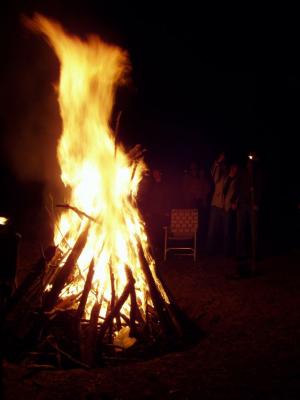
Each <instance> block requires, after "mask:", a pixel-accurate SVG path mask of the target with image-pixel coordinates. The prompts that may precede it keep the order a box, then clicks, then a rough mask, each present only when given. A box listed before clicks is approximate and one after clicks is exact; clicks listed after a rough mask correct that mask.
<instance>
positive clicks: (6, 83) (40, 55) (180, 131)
mask: <svg viewBox="0 0 300 400" xmlns="http://www.w3.org/2000/svg"><path fill="white" fill-rule="evenodd" d="M125 3H129V4H125ZM163 3H164V4H165V2H140V3H139V5H137V4H135V2H134V3H133V2H124V1H123V2H116V1H113V2H108V1H105V2H104V1H90V0H86V1H82V2H75V1H72V2H71V1H63V2H62V1H55V0H54V1H43V2H41V1H23V2H17V1H15V2H9V5H8V6H7V7H6V9H5V6H3V10H4V11H3V12H2V13H1V53H2V60H4V61H2V65H1V67H2V70H3V72H2V73H1V86H2V96H1V97H2V98H1V104H0V105H1V115H0V118H1V120H0V121H1V131H2V132H1V133H2V137H1V143H2V144H3V145H2V146H1V147H2V151H1V153H2V163H3V165H11V163H12V164H15V160H16V159H17V160H18V161H19V160H22V159H23V156H24V154H21V155H20V153H22V152H23V153H26V154H27V158H26V157H25V158H26V162H25V163H26V164H28V163H29V164H30V165H31V163H32V166H31V167H30V168H29V169H31V171H30V173H29V174H28V176H29V178H32V179H34V178H39V176H38V177H36V176H35V173H34V172H32V171H33V170H34V169H35V168H36V166H37V165H41V163H42V164H43V165H44V164H45V163H46V164H47V161H46V162H45V160H44V156H39V155H38V154H31V156H30V157H28V153H32V151H30V150H29V149H30V147H28V148H27V147H26V143H25V142H26V140H27V139H28V137H30V138H31V139H33V143H34V144H35V148H36V147H37V146H36V143H38V147H39V145H41V147H46V148H47V152H48V153H49V152H50V153H51V152H52V153H53V154H55V139H53V137H54V138H57V136H58V135H59V118H58V116H57V105H56V102H55V96H54V95H53V93H52V86H51V84H52V83H53V82H55V80H57V77H58V63H57V61H56V60H55V58H54V56H53V54H52V51H51V50H50V49H49V48H47V45H45V43H44V42H43V41H42V40H41V39H40V38H37V37H35V36H34V35H33V34H32V33H30V32H27V31H26V29H25V28H23V27H22V25H21V22H20V15H21V14H22V13H23V14H27V15H31V14H32V12H34V11H38V12H41V13H44V14H45V15H48V16H51V17H53V18H55V19H57V20H59V21H60V22H61V23H62V24H63V25H64V26H65V27H66V28H67V29H68V30H70V31H71V32H73V33H77V34H81V35H82V34H83V35H84V34H86V33H89V32H95V33H99V34H100V35H101V36H102V37H103V38H105V39H106V40H108V41H111V42H113V43H116V44H119V45H120V46H122V47H124V48H126V49H127V50H128V52H129V55H130V59H131V62H132V74H131V76H132V82H131V84H130V85H129V86H128V87H127V88H124V89H122V91H121V92H120V94H119V96H118V99H117V104H116V111H118V110H120V109H122V110H123V117H122V123H121V132H122V134H121V139H122V141H123V142H124V143H125V145H128V146H131V145H133V144H135V143H137V142H138V143H142V144H143V146H144V147H145V148H147V149H148V155H147V157H148V159H149V161H150V162H151V161H152V163H155V162H159V161H162V160H163V161H164V164H169V165H172V166H174V167H176V165H177V166H178V165H179V166H180V168H181V167H182V166H183V165H184V163H185V162H187V161H188V160H189V159H191V158H194V159H196V160H197V161H198V162H203V163H204V164H205V165H209V163H210V162H211V161H212V159H213V157H214V156H215V155H216V153H217V152H218V151H219V150H220V149H225V150H227V152H228V154H229V155H230V156H231V157H232V158H233V159H241V158H242V157H244V156H245V155H246V154H247V152H248V151H249V150H251V149H253V148H254V149H257V150H258V151H259V153H260V157H261V160H262V164H263V165H264V168H265V169H266V176H267V177H268V182H269V186H270V188H271V190H273V191H274V190H276V191H278V190H280V191H282V190H287V188H288V190H289V193H295V192H296V191H297V190H299V189H297V188H298V186H297V185H298V181H299V179H298V173H299V167H298V148H297V145H296V143H297V140H296V138H297V136H298V132H299V124H300V123H299V121H300V119H299V105H300V104H299V90H300V65H299V48H300V46H299V45H300V41H299V38H300V35H299V33H300V32H299V30H300V27H299V24H298V23H297V21H296V16H297V14H296V12H295V10H292V9H283V8H281V9H276V8H275V6H274V5H272V7H266V8H265V9H263V8H262V6H260V7H255V6H253V5H252V6H250V3H249V4H246V5H244V6H239V7H238V8H236V7H230V6H229V5H228V3H227V2H226V5H225V6H222V8H219V7H218V6H217V4H215V3H214V4H212V6H211V7H208V6H202V5H201V4H200V5H199V4H198V5H197V7H196V5H191V4H193V3H192V2H191V4H189V2H178V5H176V6H175V5H174V4H172V3H170V4H166V5H164V6H163V5H162V4H163ZM40 130H45V132H46V131H47V132H48V135H47V134H46V135H45V137H44V139H45V141H46V145H45V146H44V143H43V140H44V139H42V138H41V137H40V134H39V131H40ZM51 130H52V132H53V133H52V134H49V131H51ZM28 131H30V134H29V133H28ZM7 143H8V144H7ZM12 144H13V145H12ZM12 147H13V148H15V154H14V155H10V154H8V153H10V151H11V148H12ZM7 148H9V149H10V150H9V151H7ZM19 152H20V153H19ZM39 157H40V158H39ZM11 159H12V160H13V161H11ZM28 159H30V161H28ZM3 160H4V161H3ZM44 167H45V169H47V165H46V166H45V165H44ZM15 169H16V168H14V171H15ZM17 169H18V168H17ZM25 169H26V168H25ZM38 169H39V168H38ZM25 175H26V173H25ZM46 175H47V174H46Z"/></svg>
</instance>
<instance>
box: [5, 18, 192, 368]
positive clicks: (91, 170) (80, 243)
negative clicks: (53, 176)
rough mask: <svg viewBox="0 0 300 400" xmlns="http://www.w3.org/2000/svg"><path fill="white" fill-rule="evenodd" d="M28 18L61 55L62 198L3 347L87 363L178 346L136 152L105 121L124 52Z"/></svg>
mask: <svg viewBox="0 0 300 400" xmlns="http://www.w3.org/2000/svg"><path fill="white" fill-rule="evenodd" d="M26 23H27V25H28V26H29V27H30V28H31V29H33V30H35V31H36V32H40V33H42V34H43V35H44V36H45V37H46V39H47V41H48V42H49V43H50V45H51V46H52V48H53V49H54V51H55V53H56V55H57V57H58V59H59V61H60V80H59V85H58V101H59V106H60V113H61V117H62V122H63V132H62V135H61V138H60V140H59V143H58V148H57V156H58V160H59V163H60V167H61V179H62V181H63V183H64V185H65V187H66V188H67V189H68V191H69V193H70V195H69V198H68V200H67V201H66V203H65V204H61V205H59V206H58V208H57V210H58V211H60V214H59V216H58V218H57V220H56V221H55V232H54V246H51V247H49V249H47V250H46V251H45V253H44V255H43V257H41V259H40V260H39V261H38V262H37V263H36V265H35V267H34V268H33V269H32V271H31V273H30V274H29V275H28V276H27V278H26V279H25V280H24V282H23V284H22V285H21V286H20V287H19V288H18V289H17V290H16V292H15V293H14V295H13V297H12V298H11V301H10V304H9V305H8V309H7V313H6V314H7V315H6V324H5V332H6V335H5V336H6V343H7V346H6V347H7V354H8V356H11V357H15V358H22V357H23V358H24V357H25V356H26V357H27V359H28V357H29V359H31V360H35V362H43V363H45V362H46V363H54V364H56V365H58V366H62V365H63V366H74V364H76V365H81V366H86V367H90V366H94V365H102V364H103V363H104V364H105V362H108V361H113V360H120V359H122V358H123V359H124V358H126V359H133V358H139V357H140V356H142V357H147V356H150V355H154V354H159V353H161V352H162V351H166V350H167V351H169V350H171V349H174V348H179V347H180V346H182V345H183V344H184V343H186V339H187V338H189V339H190V338H191V337H194V336H195V334H196V331H195V327H194V326H192V325H191V324H190V323H189V322H188V321H187V320H186V318H185V317H184V316H183V314H182V313H181V312H180V311H179V309H178V307H177V306H176V305H175V304H174V302H173V301H172V298H171V295H170V293H168V291H167V289H166V287H165V285H164V284H163V283H162V281H161V279H160V278H159V277H158V275H157V271H156V266H155V261H154V259H153V256H152V254H151V246H150V244H149V241H148V238H147V234H146V228H145V224H144V221H143V219H142V217H141V215H140V213H139V210H138V208H137V206H136V196H137V192H138V185H139V182H140V181H141V179H142V176H143V173H144V171H145V170H146V166H145V164H144V162H143V158H142V151H141V148H140V147H139V146H136V147H135V148H134V149H132V150H131V151H129V152H126V151H125V149H124V148H123V147H122V146H121V144H120V143H119V141H118V140H117V135H116V134H115V133H114V132H113V131H112V129H111V128H110V118H111V113H112V109H113V104H114V94H115V90H116V88H117V85H118V84H120V83H122V81H124V77H125V76H126V73H127V72H128V70H129V61H128V56H127V53H126V52H124V51H123V50H121V49H119V48H118V47H115V46H111V45H107V44H106V43H104V42H103V41H102V40H101V39H100V38H99V37H97V36H90V37H88V38H87V39H86V40H85V41H83V40H81V39H80V38H79V37H76V36H71V35H70V34H68V33H66V32H65V31H64V30H63V28H62V27H61V26H60V25H59V24H58V23H56V22H54V21H51V20H49V19H47V18H45V17H43V16H41V15H36V16H35V17H34V18H33V19H32V20H27V22H26ZM32 362H33V361H32Z"/></svg>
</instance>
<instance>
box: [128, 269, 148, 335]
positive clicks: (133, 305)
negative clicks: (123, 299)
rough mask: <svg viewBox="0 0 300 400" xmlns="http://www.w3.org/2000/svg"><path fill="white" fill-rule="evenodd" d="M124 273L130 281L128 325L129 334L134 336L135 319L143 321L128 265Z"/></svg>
mask: <svg viewBox="0 0 300 400" xmlns="http://www.w3.org/2000/svg"><path fill="white" fill-rule="evenodd" d="M126 274H127V279H128V282H129V283H131V284H132V285H131V286H132V287H131V291H130V315H129V327H130V334H129V336H132V337H136V336H137V326H136V320H138V321H139V322H144V321H143V318H142V316H141V313H140V310H139V307H138V304H137V301H136V293H135V286H134V285H135V279H134V277H133V275H132V271H131V269H130V268H129V267H127V268H126Z"/></svg>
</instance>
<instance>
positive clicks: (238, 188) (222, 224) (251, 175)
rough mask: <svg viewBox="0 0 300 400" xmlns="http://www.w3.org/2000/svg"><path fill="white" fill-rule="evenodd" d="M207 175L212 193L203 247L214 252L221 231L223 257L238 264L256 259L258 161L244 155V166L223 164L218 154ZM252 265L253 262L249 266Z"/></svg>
mask: <svg viewBox="0 0 300 400" xmlns="http://www.w3.org/2000/svg"><path fill="white" fill-rule="evenodd" d="M211 175H212V178H213V182H214V190H213V196H212V201H211V209H210V219H209V226H208V234H207V236H208V239H207V247H208V251H209V252H210V253H211V252H213V251H214V250H215V245H216V240H217V239H216V237H217V234H218V232H223V234H222V243H223V251H224V254H225V255H235V256H236V257H237V259H238V260H239V261H241V262H242V261H246V260H247V259H249V258H251V259H252V260H253V261H255V259H256V258H257V256H258V229H257V228H258V215H259V209H260V205H261V195H262V176H261V171H260V169H259V163H258V158H257V156H256V155H255V154H250V155H249V156H248V159H247V162H246V165H245V166H240V165H238V164H236V163H233V164H231V165H229V166H228V165H227V164H226V159H225V154H224V153H222V154H221V155H220V156H219V157H218V159H217V160H216V161H215V162H214V164H213V167H212V170H211ZM253 265H254V263H253Z"/></svg>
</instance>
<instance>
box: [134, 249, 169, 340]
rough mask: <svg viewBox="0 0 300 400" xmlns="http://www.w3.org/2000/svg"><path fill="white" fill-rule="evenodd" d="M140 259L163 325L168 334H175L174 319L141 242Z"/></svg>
mask: <svg viewBox="0 0 300 400" xmlns="http://www.w3.org/2000/svg"><path fill="white" fill-rule="evenodd" d="M139 259H140V261H141V267H142V270H143V272H144V275H145V277H146V280H147V283H148V286H149V292H150V297H151V299H152V301H153V304H154V308H155V310H156V312H157V314H158V317H159V319H160V322H161V324H162V327H163V329H164V331H165V333H166V334H167V335H172V334H173V324H172V321H171V320H170V317H169V314H168V312H167V309H166V303H165V301H164V300H163V298H162V296H161V294H160V292H159V290H158V288H157V286H156V283H155V281H154V278H153V276H152V273H151V270H150V267H149V265H148V262H147V260H146V258H145V255H144V251H143V248H142V245H141V243H139Z"/></svg>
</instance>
